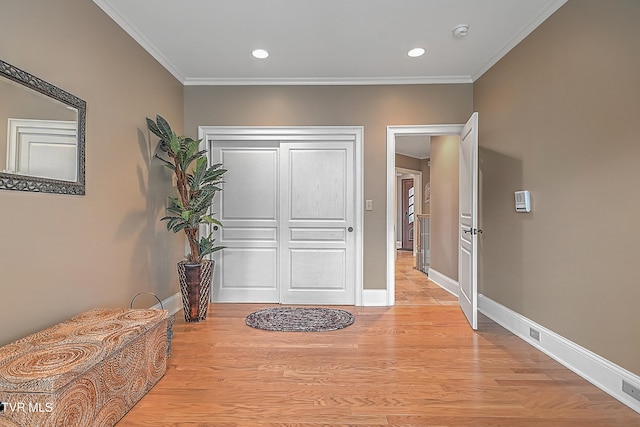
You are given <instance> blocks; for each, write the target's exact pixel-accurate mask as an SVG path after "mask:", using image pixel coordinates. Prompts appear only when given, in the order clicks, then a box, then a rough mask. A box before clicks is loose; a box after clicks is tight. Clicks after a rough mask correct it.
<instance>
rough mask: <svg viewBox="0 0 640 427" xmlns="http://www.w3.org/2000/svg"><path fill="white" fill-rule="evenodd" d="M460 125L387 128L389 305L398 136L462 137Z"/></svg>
mask: <svg viewBox="0 0 640 427" xmlns="http://www.w3.org/2000/svg"><path fill="white" fill-rule="evenodd" d="M463 127H464V125H463V124H460V125H406V126H387V305H389V306H391V305H395V302H396V279H395V274H396V271H395V270H396V265H395V253H396V240H395V238H396V236H395V230H394V228H395V227H394V222H395V221H394V217H395V214H394V211H395V200H394V198H395V182H396V136H397V135H429V136H438V135H460V132H461V131H462V128H463Z"/></svg>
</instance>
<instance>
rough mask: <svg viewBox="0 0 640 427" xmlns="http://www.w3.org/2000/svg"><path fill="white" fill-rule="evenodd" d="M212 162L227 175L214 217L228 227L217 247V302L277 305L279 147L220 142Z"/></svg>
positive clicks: (215, 284)
mask: <svg viewBox="0 0 640 427" xmlns="http://www.w3.org/2000/svg"><path fill="white" fill-rule="evenodd" d="M212 155H213V162H214V163H222V164H223V165H224V168H225V169H227V170H228V171H227V173H226V174H225V183H224V189H223V191H221V192H219V193H218V194H217V195H216V199H215V200H214V206H213V211H214V212H220V215H219V218H220V221H221V222H222V224H224V227H222V228H221V229H220V230H218V231H217V232H216V233H215V234H216V236H215V237H216V243H217V244H220V245H222V246H225V249H224V250H222V251H218V252H216V253H215V256H214V259H215V260H216V261H217V262H216V268H215V269H214V282H213V283H214V286H213V287H212V288H213V292H212V296H213V300H214V301H217V302H278V301H279V298H280V293H279V288H280V285H279V280H280V274H279V271H278V265H279V250H278V237H279V224H278V219H279V216H278V209H279V200H278V196H279V193H278V191H279V174H280V171H279V168H280V166H279V148H278V143H274V142H249V141H247V142H237V141H233V142H231V141H229V142H223V141H216V144H215V145H214V147H213V150H212Z"/></svg>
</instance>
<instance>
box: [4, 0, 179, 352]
mask: <svg viewBox="0 0 640 427" xmlns="http://www.w3.org/2000/svg"><path fill="white" fill-rule="evenodd" d="M0 40H2V43H0V58H2V59H3V60H4V61H6V62H9V63H11V64H13V65H15V66H17V67H20V68H22V69H24V70H26V71H28V72H30V73H32V74H35V75H36V76H38V77H40V78H42V79H44V80H46V81H48V82H49V83H52V84H54V85H56V86H58V87H60V88H62V89H65V90H66V91H68V92H71V93H72V94H74V95H76V96H79V97H80V98H82V99H84V100H85V101H86V102H87V134H86V155H87V162H86V171H87V174H86V183H87V188H86V190H87V194H86V196H67V195H54V194H36V193H26V192H18V191H6V190H1V191H0V236H2V237H1V240H0V294H1V295H2V297H0V324H2V325H3V327H2V328H1V332H0V345H1V344H5V343H7V342H9V341H11V340H13V339H16V338H19V337H21V336H24V335H26V334H28V333H30V332H34V331H36V330H39V329H42V328H44V327H46V326H49V325H51V324H53V323H56V322H58V321H61V320H63V319H65V318H67V317H69V316H71V315H73V314H76V313H78V312H81V311H83V310H85V309H88V308H91V307H100V306H106V307H128V305H129V301H130V300H131V297H133V295H134V294H135V293H136V292H139V291H152V292H155V293H156V294H158V296H159V297H160V298H167V297H168V296H170V295H172V294H174V293H176V292H177V290H178V288H177V279H176V278H175V276H176V273H175V263H176V262H177V261H179V260H180V258H181V256H182V253H183V252H182V240H181V239H180V238H179V237H177V236H174V235H172V234H169V233H167V232H166V231H165V227H164V225H163V224H161V223H159V221H158V219H159V217H160V216H161V215H162V213H163V212H162V211H163V206H164V203H165V198H166V196H167V195H168V194H169V192H170V191H171V184H170V177H169V176H168V175H167V173H166V172H165V171H164V170H162V169H161V167H160V166H159V165H158V164H157V163H156V162H154V161H153V159H152V157H151V153H150V151H149V150H150V147H149V141H148V140H147V132H146V130H145V121H144V119H145V117H146V116H153V115H154V114H155V113H161V114H163V115H165V117H167V118H168V119H169V120H170V121H171V122H172V123H174V125H175V127H176V128H177V129H178V130H180V129H182V124H183V123H182V122H183V93H182V86H181V85H180V84H179V82H177V81H176V80H175V79H174V78H173V77H172V76H171V75H170V74H169V73H168V72H167V71H166V70H164V68H162V67H161V66H160V65H159V64H158V63H157V62H156V61H155V60H153V59H152V58H151V57H150V56H149V55H148V54H147V53H146V52H145V51H144V50H143V49H142V48H141V47H140V46H139V45H137V44H136V43H135V42H134V41H133V39H131V38H130V37H129V36H128V35H126V34H125V33H124V32H123V31H122V30H121V29H120V28H119V27H118V26H117V25H116V24H115V23H114V22H113V21H112V20H111V19H110V18H108V17H107V16H106V15H105V14H104V13H103V12H102V11H101V10H100V9H99V8H98V7H97V6H95V4H94V3H93V2H91V1H87V0H59V1H55V2H52V1H49V0H20V1H11V2H3V4H2V12H1V13H0ZM3 102H4V99H3ZM2 138H4V137H2ZM4 143H5V142H4V139H2V144H4ZM153 145H155V141H154V143H153ZM149 165H151V166H149ZM152 303H153V302H152V301H148V305H151V304H152Z"/></svg>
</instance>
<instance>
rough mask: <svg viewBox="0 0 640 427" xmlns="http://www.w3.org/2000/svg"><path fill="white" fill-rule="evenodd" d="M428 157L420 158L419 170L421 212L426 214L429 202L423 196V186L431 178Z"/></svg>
mask: <svg viewBox="0 0 640 427" xmlns="http://www.w3.org/2000/svg"><path fill="white" fill-rule="evenodd" d="M429 162H430V159H422V160H420V171H421V172H422V188H421V189H420V191H422V213H424V214H428V213H429V211H430V209H431V204H430V202H429V201H428V200H426V199H425V197H424V187H425V185H427V184H428V183H429V181H430V180H431V166H429Z"/></svg>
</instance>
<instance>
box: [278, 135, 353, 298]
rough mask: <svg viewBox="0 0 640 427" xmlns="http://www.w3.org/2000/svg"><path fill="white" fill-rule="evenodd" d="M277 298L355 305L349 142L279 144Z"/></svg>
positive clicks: (351, 171)
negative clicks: (278, 270) (279, 208)
mask: <svg viewBox="0 0 640 427" xmlns="http://www.w3.org/2000/svg"><path fill="white" fill-rule="evenodd" d="M280 165H281V187H280V188H281V190H280V192H281V195H282V197H281V205H280V206H281V213H282V222H281V228H280V248H281V255H280V265H281V268H280V271H281V274H282V276H281V278H282V281H281V293H280V295H281V297H280V300H281V302H282V303H285V304H354V283H355V265H356V262H355V250H354V249H355V237H354V236H355V233H354V226H355V221H354V219H355V215H354V199H355V193H354V143H353V141H329V142H322V141H318V142H304V143H296V142H287V143H283V144H281V145H280Z"/></svg>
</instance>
